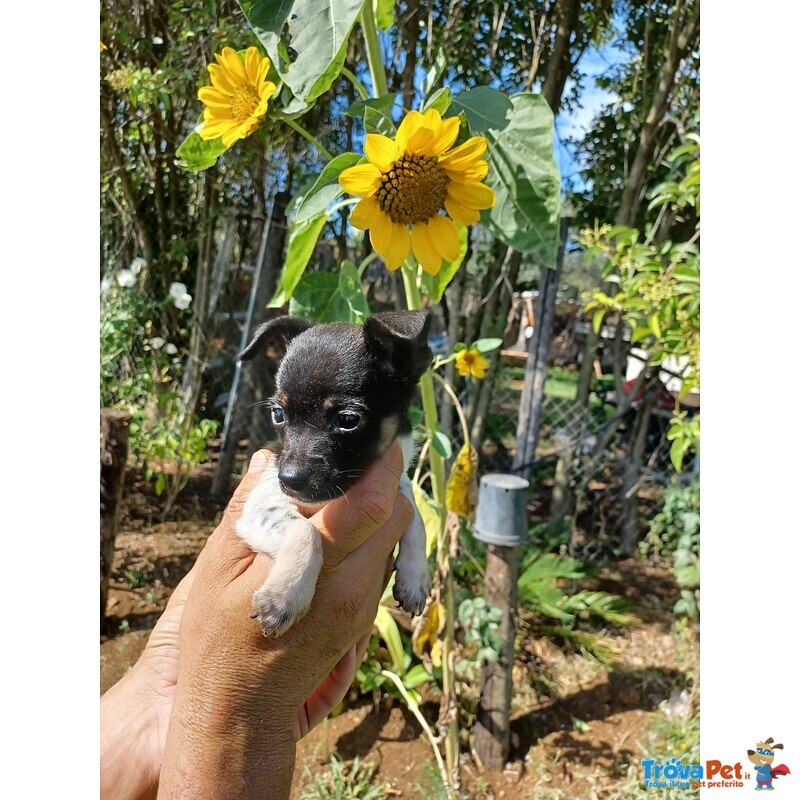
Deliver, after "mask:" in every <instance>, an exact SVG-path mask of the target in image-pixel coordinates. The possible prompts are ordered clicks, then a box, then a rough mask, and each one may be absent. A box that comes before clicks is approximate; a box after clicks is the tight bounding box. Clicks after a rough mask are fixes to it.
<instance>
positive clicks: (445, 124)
mask: <svg viewBox="0 0 800 800" xmlns="http://www.w3.org/2000/svg"><path fill="white" fill-rule="evenodd" d="M460 128H461V120H460V119H459V118H458V117H451V118H450V119H446V120H443V121H442V126H441V130H440V131H439V132H438V133H437V135H436V141H435V142H434V144H433V149H434V152H436V153H445V152H447V151H448V150H449V149H450V148H451V147H452V146H453V142H454V141H455V140H456V139H457V138H458V131H459V129H460Z"/></svg>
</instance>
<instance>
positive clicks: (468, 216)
mask: <svg viewBox="0 0 800 800" xmlns="http://www.w3.org/2000/svg"><path fill="white" fill-rule="evenodd" d="M444 207H445V210H446V211H447V213H448V214H449V215H450V216H451V217H452V218H453V219H454V220H455V221H456V222H457V223H458V224H459V225H474V224H475V223H476V222H477V221H478V220H479V219H480V218H481V215H480V212H479V211H478V210H477V209H475V208H467V207H466V206H462V205H461V203H457V202H456V201H455V200H453V199H452V198H450V197H448V198H447V199H446V200H445V201H444Z"/></svg>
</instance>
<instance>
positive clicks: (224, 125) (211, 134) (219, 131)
mask: <svg viewBox="0 0 800 800" xmlns="http://www.w3.org/2000/svg"><path fill="white" fill-rule="evenodd" d="M234 126H235V123H234V121H233V120H221V119H220V120H213V121H211V122H208V121H206V122H205V124H204V125H203V127H202V128H201V129H200V138H201V139H205V140H208V139H219V137H220V136H222V135H223V134H224V133H227V132H228V131H229V130H230V129H231V128H232V127H234Z"/></svg>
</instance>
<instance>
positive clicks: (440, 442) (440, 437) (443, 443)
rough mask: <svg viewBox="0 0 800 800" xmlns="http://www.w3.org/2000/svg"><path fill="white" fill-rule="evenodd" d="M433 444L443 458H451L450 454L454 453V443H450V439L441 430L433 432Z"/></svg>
mask: <svg viewBox="0 0 800 800" xmlns="http://www.w3.org/2000/svg"><path fill="white" fill-rule="evenodd" d="M431 444H432V445H433V449H434V450H435V451H436V452H437V453H438V454H439V455H440V456H441V457H442V458H450V456H452V455H453V445H452V444H450V440H449V439H448V438H447V436H445V434H443V433H442V432H441V431H436V433H434V434H433V440H432V441H431Z"/></svg>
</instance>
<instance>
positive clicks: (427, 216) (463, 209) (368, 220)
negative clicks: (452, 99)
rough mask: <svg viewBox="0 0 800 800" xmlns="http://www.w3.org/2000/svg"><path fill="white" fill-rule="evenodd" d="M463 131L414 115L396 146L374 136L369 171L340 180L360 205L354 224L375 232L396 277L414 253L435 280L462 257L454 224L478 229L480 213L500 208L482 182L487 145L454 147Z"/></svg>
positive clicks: (362, 167)
mask: <svg viewBox="0 0 800 800" xmlns="http://www.w3.org/2000/svg"><path fill="white" fill-rule="evenodd" d="M459 125H460V122H459V119H458V117H451V118H450V119H446V120H443V119H442V117H441V114H439V112H438V111H436V110H435V109H433V108H432V109H429V110H428V111H426V112H425V113H424V114H422V113H420V112H419V111H410V112H409V113H408V114H407V115H406V116H405V118H404V119H403V121H402V122H401V123H400V127H399V128H398V129H397V136H396V138H395V139H390V138H389V137H388V136H382V135H380V134H378V133H370V134H368V135H367V138H366V142H365V145H364V151H365V152H366V155H367V159H368V160H369V163H368V164H359V165H358V166H355V167H350V168H349V169H346V170H343V171H342V173H341V175H340V176H339V183H340V185H341V186H342V188H343V189H344V190H345V191H346V192H349V193H350V194H354V195H356V196H357V197H361V198H362V200H361V202H360V203H358V205H357V206H356V207H355V208H354V209H353V213H352V214H351V215H350V222H351V223H352V224H353V226H354V227H356V228H359V229H360V230H367V229H369V238H370V241H371V242H372V246H373V247H374V248H375V250H376V251H377V252H378V253H379V254H380V255H381V256H382V257H383V260H384V263H385V264H386V266H387V267H388V268H389V269H391V270H395V269H397V268H398V267H399V266H400V265H401V264H402V263H403V261H405V259H406V258H407V257H408V254H409V251H410V250H412V249H413V251H414V255H415V256H416V258H417V261H419V263H420V264H421V265H422V268H423V269H424V270H425V272H427V273H428V274H429V275H435V274H436V273H437V272H439V270H440V269H441V267H442V260H443V259H444V260H446V261H453V260H454V259H456V258H457V257H458V251H459V248H460V244H459V239H458V231H457V229H456V226H455V225H454V224H453V223H454V221H455V222H457V223H459V225H472V224H474V223H476V222H477V221H478V220H479V219H480V211H481V209H484V208H491V207H492V206H493V205H494V203H495V196H494V192H493V191H492V190H491V189H490V188H489V187H488V186H486V185H485V184H484V183H482V182H481V181H483V179H484V178H485V177H486V173H487V172H488V169H489V166H488V164H487V163H486V162H485V161H483V160H482V158H483V155H484V153H485V152H486V139H484V138H483V136H473V137H472V138H471V139H467V141H466V142H464V143H463V144H461V145H459V146H458V147H453V144H454V142H455V140H456V137H457V136H458V130H459ZM442 211H445V212H446V213H445V214H442V213H440V212H442ZM409 226H410V228H411V229H410V230H409Z"/></svg>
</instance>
